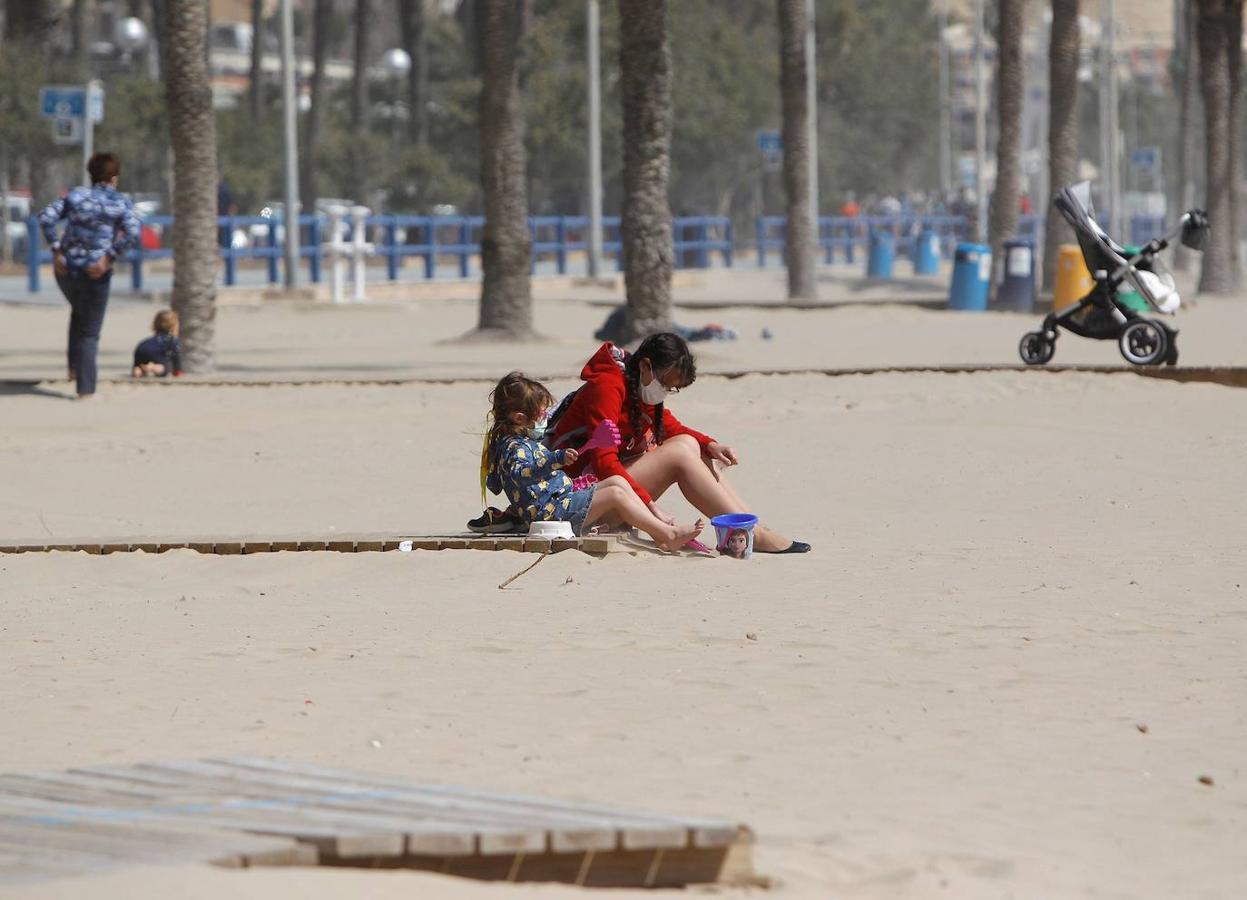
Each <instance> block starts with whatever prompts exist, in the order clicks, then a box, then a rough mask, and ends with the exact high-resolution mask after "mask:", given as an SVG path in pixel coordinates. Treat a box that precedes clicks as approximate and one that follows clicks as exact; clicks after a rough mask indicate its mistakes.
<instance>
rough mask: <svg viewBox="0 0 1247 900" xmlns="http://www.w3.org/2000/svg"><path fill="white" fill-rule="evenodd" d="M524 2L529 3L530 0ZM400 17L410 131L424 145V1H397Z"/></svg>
mask: <svg viewBox="0 0 1247 900" xmlns="http://www.w3.org/2000/svg"><path fill="white" fill-rule="evenodd" d="M522 2H525V3H526V2H527V0H522ZM398 17H399V27H400V30H401V31H402V35H403V49H404V50H406V51H407V55H408V56H409V57H411V68H410V69H408V70H407V131H408V134H410V135H411V140H412V141H413V142H414V143H416V144H418V145H421V146H423V145H424V143H425V142H426V141H427V139H428V134H427V127H426V126H427V123H428V116H427V115H426V112H425V110H426V107H427V106H428V81H429V60H428V55H429V54H428V39H427V35H426V31H427V29H426V27H425V24H426V23H425V10H424V0H398ZM478 47H479V35H478Z"/></svg>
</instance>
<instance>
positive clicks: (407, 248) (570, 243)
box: [27, 214, 734, 293]
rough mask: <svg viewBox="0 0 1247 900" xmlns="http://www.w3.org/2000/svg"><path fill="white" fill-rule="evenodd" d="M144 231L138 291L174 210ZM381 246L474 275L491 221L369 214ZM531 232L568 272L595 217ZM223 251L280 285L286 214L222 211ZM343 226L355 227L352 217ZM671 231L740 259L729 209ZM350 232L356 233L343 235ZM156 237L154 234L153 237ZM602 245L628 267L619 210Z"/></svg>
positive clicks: (302, 219) (311, 232) (32, 252)
mask: <svg viewBox="0 0 1247 900" xmlns="http://www.w3.org/2000/svg"><path fill="white" fill-rule="evenodd" d="M142 224H143V229H144V235H145V237H147V236H148V235H150V234H151V233H152V231H153V230H157V231H156V234H157V235H158V237H159V243H160V245H159V246H158V247H151V248H148V247H144V246H143V242H142V241H140V245H139V246H138V247H137V248H135V249H134V250H132V251H131V252H129V253H127V254H126V255H125V256H124V257H123V258H122V259H120V260H118V262H121V263H127V264H129V266H130V278H131V283H132V285H133V288H134V290H136V291H140V290H142V289H143V266H144V263H146V262H148V261H150V260H154V259H168V258H170V257H172V256H173V250H172V249H171V247H170V246H169V242H168V240H167V239H166V237H167V235H168V233H169V229H170V228H171V226H172V225H173V217H172V216H161V215H153V216H147V217H146V218H145V219H143V223H142ZM364 224H365V227H366V228H367V230H368V232H369V234H370V236H371V239H372V243H373V246H374V253H375V254H376V255H377V256H379V257H381V258H382V259H383V260H384V262H385V269H386V277H387V278H388V279H389V280H391V281H394V280H397V279H398V273H399V269H400V268H402V266H403V260H404V259H406V258H407V257H418V258H419V259H421V260H422V261H423V263H424V277H425V278H434V277H436V275H437V270H438V264H439V260H443V259H445V258H446V257H450V258H451V260H452V262H453V264H454V265H455V266H456V268H457V270H458V276H459V277H460V278H468V277H470V276H471V275H472V273H473V270H474V266H473V264H474V262H475V263H476V269H478V270H479V259H478V257H479V256H480V243H481V231H482V230H483V228H484V227H485V220H484V219H483V218H482V217H480V216H405V215H379V216H369V217H367V218H366V219H365V220H364ZM528 225H529V230H530V232H531V234H532V241H533V243H532V265H533V269H534V270H535V269H536V266H537V263H538V262H540V261H543V260H550V259H552V260H553V261H554V264H555V268H556V270H557V271H558V273H559V274H560V275H564V274H566V273H567V271H568V257H569V256H570V255H572V254H575V253H583V252H586V251H587V250H588V241H589V238H588V232H589V219H588V217H586V216H532V217H530V218H529V220H528ZM217 228H218V230H219V240H218V245H219V253H220V258H221V261H222V263H223V268H224V272H223V279H224V282H225V284H227V285H234V284H237V282H238V263H239V261H246V260H263V261H264V262H265V263H266V268H267V273H266V274H267V280H268V282H269V283H270V284H276V283H277V282H278V281H279V280H280V275H281V271H280V270H281V264H282V262H283V259H284V253H283V247H282V240H283V239H284V235H283V234H282V230H283V228H284V226H283V224H282V222H281V220H280V219H277V218H265V217H262V216H218V217H217ZM343 228H344V229H347V231H349V228H350V223H349V222H344V224H343ZM240 229H241V230H244V232H245V233H246V234H247V235H248V237H249V241H248V243H247V245H246V246H241V247H235V246H234V245H233V235H234V234H235V232H237V231H239V230H240ZM27 232H28V236H29V240H28V246H27V287H28V289H29V290H30V292H31V293H37V292H38V291H39V286H40V267H41V266H44V265H47V264H48V263H51V262H52V254H51V252H50V251H49V250H47V249H45V248H44V247H43V242H42V239H41V236H40V233H39V225H38V220H37V219H36V218H34V217H31V218H30V219H29V220H28V221H27ZM327 232H328V228H327V219H326V217H324V216H321V215H312V214H307V215H301V216H299V252H298V255H299V257H300V258H301V259H306V260H307V262H308V274H309V276H310V278H311V281H312V282H313V283H317V282H319V281H320V280H321V267H322V262H323V256H324V254H325V247H324V243H325V241H330V240H332V239H333V237H334V236H333V235H330V234H328V233H327ZM672 234H673V239H674V240H673V243H674V249H675V260H676V266H677V268H707V267H708V266H710V264H711V260H712V258H713V255H714V254H718V255H719V256H720V257H721V259H722V261H723V263H724V265H727V266H731V265H732V262H733V251H734V248H733V234H732V223H731V220H730V219H727V218H726V217H722V216H683V217H677V218H675V219H673V220H672ZM342 237H343V238H344V239H349V234H346V233H344V234H343V235H342ZM148 240H150V238H148ZM602 250H603V253H605V254H606V255H608V256H614V257H615V261H616V266H617V267H618V268H619V269H621V270H622V269H623V242H622V240H621V238H620V220H619V217H618V216H607V217H604V218H603V220H602Z"/></svg>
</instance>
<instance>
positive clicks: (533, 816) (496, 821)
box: [144, 762, 686, 853]
mask: <svg viewBox="0 0 1247 900" xmlns="http://www.w3.org/2000/svg"><path fill="white" fill-rule="evenodd" d="M192 767H193V768H192ZM144 768H146V767H144ZM159 768H162V769H165V768H166V764H160V765H159ZM167 768H169V769H172V770H175V771H182V772H192V771H193V772H197V773H198V774H200V775H201V776H203V777H205V778H209V779H212V780H211V781H209V782H206V783H209V784H213V785H216V786H219V787H221V788H222V789H232V790H238V791H240V792H244V793H246V794H247V795H248V796H295V797H298V798H299V799H300V801H301V802H306V803H308V804H311V805H316V806H333V807H335V808H363V809H373V810H377V811H381V810H384V811H385V812H387V813H389V814H394V815H406V816H415V817H418V818H419V819H420V820H421V821H433V822H446V823H458V824H465V825H476V826H478V827H481V828H486V829H488V828H490V826H492V830H494V831H497V830H498V829H499V828H500V827H501V826H503V825H508V826H511V827H512V828H515V829H518V831H517V833H519V832H522V833H524V834H525V835H528V836H530V837H531V839H529V840H525V842H524V844H523V846H518V845H517V844H516V843H514V842H513V841H512V840H510V839H509V837H508V835H506V834H505V833H494V834H490V833H488V832H487V831H483V832H482V833H481V852H482V853H490V852H501V853H514V852H527V853H532V852H542V851H544V850H546V849H547V843H548V846H549V849H552V850H555V851H556V852H572V851H578V850H612V849H614V848H615V847H616V846H617V844H618V842H619V835H618V829H617V827H616V823H615V821H614V820H612V819H610V818H608V817H603V816H596V815H589V814H585V813H566V812H558V811H554V812H551V811H534V810H531V809H524V810H516V809H506V808H504V807H500V806H499V805H498V804H495V803H487V802H481V801H478V800H473V799H471V798H459V797H453V796H451V797H447V796H445V795H442V794H438V793H434V792H429V791H424V790H421V789H420V788H419V787H418V786H416V787H403V788H398V789H395V788H387V789H380V790H378V789H377V788H375V787H371V786H368V785H365V784H361V783H359V782H356V781H353V780H352V781H345V780H340V779H339V780H333V781H329V780H325V779H319V778H309V777H306V776H297V775H287V774H283V773H277V772H263V771H260V770H256V769H248V768H245V767H235V766H230V765H228V764H222V763H212V762H197V763H178V764H168V765H167ZM201 783H205V782H201ZM521 826H522V827H521ZM539 833H540V834H544V835H546V837H545V838H541V839H538V838H537V837H536V835H537V834H539ZM634 839H635V840H646V839H648V841H649V842H650V843H649V845H650V846H661V847H682V846H684V845H685V842H686V832H685V830H684V829H683V828H682V827H670V826H669V827H664V826H663V825H662V824H661V823H658V822H651V823H649V826H648V829H647V830H646V831H645V834H644V836H642V835H641V830H640V829H637V834H636V835H635V836H634Z"/></svg>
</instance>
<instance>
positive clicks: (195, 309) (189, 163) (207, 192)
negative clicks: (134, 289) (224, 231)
mask: <svg viewBox="0 0 1247 900" xmlns="http://www.w3.org/2000/svg"><path fill="white" fill-rule="evenodd" d="M164 23H165V33H164V34H163V35H162V37H163V38H164V41H163V44H164V48H165V49H164V58H165V62H166V63H167V67H166V68H165V75H166V78H165V96H166V98H167V102H168V106H169V124H170V131H171V138H172V144H173V176H174V188H173V309H174V311H175V312H176V313H177V314H178V317H179V318H180V319H181V326H182V343H183V345H184V348H185V352H184V354H183V362H184V363H185V365H186V370H187V371H188V372H208V371H211V370H212V368H213V339H214V332H215V329H216V268H217V228H216V185H217V161H216V113H215V110H214V109H213V107H212V88H211V85H210V83H209V81H208V65H207V60H206V59H205V56H204V48H205V46H206V45H207V42H208V4H207V0H166V8H165V16H164Z"/></svg>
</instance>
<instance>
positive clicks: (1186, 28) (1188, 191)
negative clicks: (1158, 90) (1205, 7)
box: [1173, 0, 1199, 272]
mask: <svg viewBox="0 0 1247 900" xmlns="http://www.w3.org/2000/svg"><path fill="white" fill-rule="evenodd" d="M1180 2H1181V4H1182V10H1181V13H1182V23H1181V37H1182V46H1181V48H1180V50H1179V54H1178V58H1179V63H1178V65H1179V71H1178V191H1177V194H1178V197H1177V208H1178V209H1177V211H1178V212H1186V211H1187V210H1188V209H1190V208H1191V207H1193V206H1194V205H1195V176H1194V168H1195V144H1196V141H1195V138H1196V131H1195V124H1194V120H1195V107H1196V105H1197V104H1198V103H1199V90H1198V85H1199V78H1198V68H1197V67H1198V65H1199V53H1198V46H1199V45H1198V41H1197V40H1196V30H1197V27H1198V24H1197V23H1198V21H1199V9H1198V5H1197V2H1196V0H1180ZM1194 259H1195V253H1194V251H1192V250H1190V249H1189V248H1187V247H1186V246H1184V245H1183V244H1182V243H1181V242H1178V243H1177V244H1176V245H1175V246H1174V249H1173V267H1174V269H1176V270H1178V271H1180V272H1185V271H1186V270H1187V269H1189V268H1191V265H1192V264H1193V262H1194Z"/></svg>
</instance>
